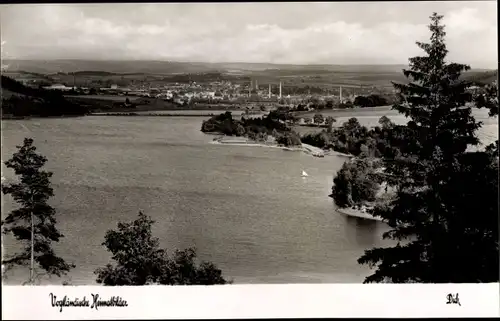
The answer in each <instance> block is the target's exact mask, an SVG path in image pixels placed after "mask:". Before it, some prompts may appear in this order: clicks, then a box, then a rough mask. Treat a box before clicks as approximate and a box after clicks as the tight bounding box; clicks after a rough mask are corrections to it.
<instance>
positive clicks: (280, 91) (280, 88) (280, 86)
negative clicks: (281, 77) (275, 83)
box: [280, 81, 281, 99]
mask: <svg viewBox="0 0 500 321" xmlns="http://www.w3.org/2000/svg"><path fill="white" fill-rule="evenodd" d="M280 99H281V81H280Z"/></svg>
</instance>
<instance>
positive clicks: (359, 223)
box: [342, 215, 388, 248]
mask: <svg viewBox="0 0 500 321" xmlns="http://www.w3.org/2000/svg"><path fill="white" fill-rule="evenodd" d="M342 216H344V218H345V221H346V224H345V231H346V235H348V236H349V239H350V240H351V241H352V242H355V243H356V244H357V245H359V246H365V247H367V248H369V247H370V246H372V245H373V244H375V243H377V238H379V237H380V235H381V233H383V232H385V231H387V230H388V227H387V225H386V224H384V223H383V222H379V221H375V220H367V219H363V218H358V217H352V216H348V215H342Z"/></svg>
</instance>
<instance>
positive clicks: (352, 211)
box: [337, 208, 383, 222]
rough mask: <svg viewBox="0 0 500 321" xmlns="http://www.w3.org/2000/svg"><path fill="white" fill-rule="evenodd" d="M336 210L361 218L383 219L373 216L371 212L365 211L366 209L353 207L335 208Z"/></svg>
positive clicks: (380, 220)
mask: <svg viewBox="0 0 500 321" xmlns="http://www.w3.org/2000/svg"><path fill="white" fill-rule="evenodd" d="M337 212H339V213H340V214H344V215H347V216H351V217H356V218H361V219H365V220H372V221H379V222H382V221H383V219H382V218H381V217H378V216H373V215H372V214H370V213H368V212H366V209H361V210H358V209H353V208H337Z"/></svg>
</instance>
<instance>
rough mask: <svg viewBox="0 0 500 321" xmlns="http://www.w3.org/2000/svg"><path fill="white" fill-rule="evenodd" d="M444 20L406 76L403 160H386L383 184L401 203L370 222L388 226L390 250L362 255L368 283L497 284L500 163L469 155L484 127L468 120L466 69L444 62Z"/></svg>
mask: <svg viewBox="0 0 500 321" xmlns="http://www.w3.org/2000/svg"><path fill="white" fill-rule="evenodd" d="M442 18H443V17H442V16H440V15H438V14H436V13H434V14H433V15H432V16H431V17H430V19H431V23H430V25H429V29H430V31H431V33H432V35H431V37H430V42H429V43H420V42H417V45H418V46H419V47H420V48H421V49H423V50H424V51H425V55H424V56H421V57H414V58H410V59H409V61H410V63H409V69H408V70H403V73H404V75H405V76H406V77H407V78H408V79H409V81H410V82H409V83H408V84H396V83H394V87H395V88H396V89H397V90H398V92H399V101H400V102H399V103H397V104H395V105H394V106H393V108H394V109H396V110H398V111H399V112H400V113H402V114H404V115H405V116H407V117H408V118H409V119H410V121H409V122H408V125H407V127H406V128H405V131H404V132H405V135H404V137H402V140H403V142H404V144H401V145H400V146H399V148H400V154H399V155H398V156H397V157H395V158H393V159H385V160H384V166H385V171H384V173H383V175H384V179H385V180H386V181H387V183H388V185H390V186H393V187H395V189H396V195H395V197H394V198H393V199H392V200H391V201H390V202H386V203H384V204H378V205H377V206H376V207H375V209H374V210H373V214H374V215H376V216H380V217H382V218H383V219H384V220H385V221H386V222H388V224H389V226H390V227H391V230H390V231H389V232H387V233H385V234H384V238H390V239H394V240H397V241H398V244H397V245H396V246H394V247H389V248H374V249H371V250H367V251H365V254H364V255H363V256H362V257H361V258H360V259H359V260H358V262H359V263H360V264H368V265H370V266H371V267H372V268H373V267H376V270H375V272H374V274H372V275H371V276H368V277H367V278H366V279H365V283H369V282H387V281H389V282H393V283H406V282H420V283H448V282H449V283H464V282H471V283H476V282H498V279H499V273H498V266H499V260H498V254H499V249H498V162H496V161H494V160H493V157H492V156H491V154H490V153H488V152H484V151H479V152H467V147H468V146H470V145H477V144H478V138H477V136H476V132H477V130H478V128H479V127H480V126H481V123H480V122H476V120H475V119H474V117H473V116H472V115H471V108H470V106H467V107H466V103H468V102H469V101H470V95H468V94H467V91H466V89H467V87H468V85H469V84H468V83H466V82H465V81H462V80H461V79H460V75H461V73H462V72H463V71H465V70H468V69H469V67H468V66H466V65H461V64H455V63H448V62H446V60H445V59H446V55H447V52H448V51H447V49H446V45H445V39H444V38H445V31H444V26H443V25H442V24H441V20H442Z"/></svg>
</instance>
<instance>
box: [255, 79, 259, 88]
mask: <svg viewBox="0 0 500 321" xmlns="http://www.w3.org/2000/svg"><path fill="white" fill-rule="evenodd" d="M255 90H259V82H258V81H257V79H255Z"/></svg>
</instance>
